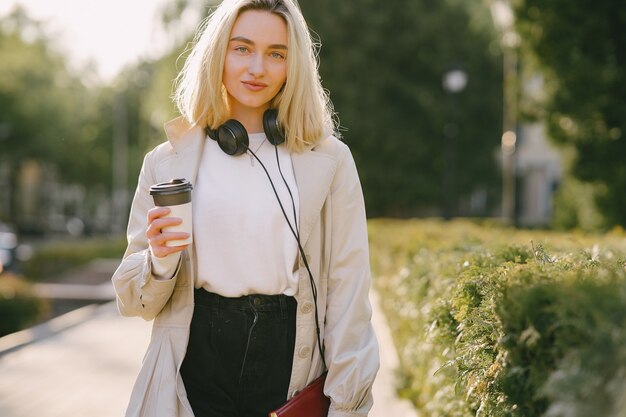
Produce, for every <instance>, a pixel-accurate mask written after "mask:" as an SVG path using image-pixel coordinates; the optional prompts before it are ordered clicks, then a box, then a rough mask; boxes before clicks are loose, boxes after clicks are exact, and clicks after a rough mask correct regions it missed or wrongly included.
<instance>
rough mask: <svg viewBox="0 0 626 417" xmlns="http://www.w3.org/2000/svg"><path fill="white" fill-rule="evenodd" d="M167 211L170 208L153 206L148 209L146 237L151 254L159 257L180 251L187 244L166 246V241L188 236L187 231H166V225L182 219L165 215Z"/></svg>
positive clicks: (175, 224) (174, 224) (172, 224)
mask: <svg viewBox="0 0 626 417" xmlns="http://www.w3.org/2000/svg"><path fill="white" fill-rule="evenodd" d="M169 213H170V209H169V208H167V207H155V208H153V209H150V210H149V211H148V227H147V229H146V237H147V238H148V242H149V244H150V250H151V251H152V254H153V255H154V256H156V257H159V258H162V257H164V256H167V255H170V254H172V253H175V252H180V251H182V250H184V249H186V248H187V247H188V246H189V245H181V246H167V244H168V242H171V241H174V240H184V239H187V238H188V237H189V233H185V232H169V231H167V228H168V227H172V226H177V225H179V224H181V223H182V219H180V218H178V217H166V216H167V215H168V214H169ZM174 243H175V242H174ZM170 244H172V243H170Z"/></svg>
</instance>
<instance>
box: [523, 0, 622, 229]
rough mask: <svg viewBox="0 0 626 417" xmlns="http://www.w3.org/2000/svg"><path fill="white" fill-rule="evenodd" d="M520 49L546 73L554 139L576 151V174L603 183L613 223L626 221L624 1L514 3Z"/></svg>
mask: <svg viewBox="0 0 626 417" xmlns="http://www.w3.org/2000/svg"><path fill="white" fill-rule="evenodd" d="M515 3H517V7H516V15H517V20H518V23H517V29H518V31H519V32H520V34H521V36H522V42H523V47H524V49H525V50H527V51H530V52H531V53H532V54H533V55H534V58H536V60H537V61H538V62H539V64H540V66H541V68H542V69H543V72H544V75H545V76H546V91H549V92H550V93H551V94H549V96H548V98H547V102H546V103H545V110H546V111H545V120H546V122H547V125H548V128H549V132H550V136H551V137H553V138H554V139H556V140H557V141H558V142H561V143H567V144H572V145H574V146H575V148H576V149H577V159H576V161H575V164H574V167H573V172H574V174H575V175H576V177H578V178H579V179H581V180H583V181H589V182H592V183H597V184H602V185H603V186H604V187H605V192H604V193H602V194H597V195H596V198H597V201H598V203H599V206H600V208H601V210H602V213H603V214H604V215H605V216H606V218H607V220H608V223H609V224H615V223H618V224H622V225H623V224H626V212H625V211H624V210H623V208H624V206H625V205H626V196H625V194H624V193H623V190H624V188H625V186H626V169H624V164H623V161H622V158H621V155H623V154H624V153H625V152H626V140H625V139H626V137H625V135H626V119H625V118H624V117H623V115H624V114H626V36H624V30H623V28H624V26H625V25H626V9H625V8H624V7H623V4H622V2H620V1H619V0H582V1H577V2H570V1H567V0H517V1H516V2H515Z"/></svg>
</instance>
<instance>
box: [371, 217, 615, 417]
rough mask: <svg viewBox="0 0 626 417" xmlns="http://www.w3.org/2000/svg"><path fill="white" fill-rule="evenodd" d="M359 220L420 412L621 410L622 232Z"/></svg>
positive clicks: (575, 416)
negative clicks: (363, 224)
mask: <svg viewBox="0 0 626 417" xmlns="http://www.w3.org/2000/svg"><path fill="white" fill-rule="evenodd" d="M369 226H370V241H371V248H372V265H373V268H374V273H375V275H376V276H377V278H376V281H375V285H376V286H377V288H378V289H379V291H380V292H381V295H382V297H381V298H382V299H383V309H384V310H385V312H386V314H387V317H388V319H389V322H390V324H391V327H392V333H393V334H394V339H395V342H396V346H397V347H398V350H399V354H400V360H401V366H400V371H399V372H400V375H399V376H400V381H401V382H402V384H403V385H402V388H401V392H402V394H403V395H404V396H406V397H407V398H409V399H411V400H412V401H413V402H414V404H415V405H416V407H417V408H418V410H419V411H420V412H422V414H423V415H426V416H471V415H475V416H524V417H533V416H543V415H548V416H572V417H583V416H589V415H602V416H610V417H617V416H620V414H618V413H619V412H624V408H623V405H624V404H622V403H621V401H622V397H623V393H624V389H626V374H625V372H624V366H623V364H624V363H626V362H624V360H625V359H626V357H625V355H626V347H625V346H626V331H624V330H623V329H626V326H625V324H626V323H625V321H626V272H625V269H624V265H625V261H624V260H625V259H626V257H625V254H626V243H625V240H624V234H623V232H621V231H616V232H614V233H611V234H607V235H604V236H594V235H583V234H574V233H569V234H559V233H554V232H539V231H533V232H529V231H519V230H514V229H508V228H503V227H500V226H495V225H488V227H485V226H484V225H479V224H477V223H470V222H467V221H456V222H450V223H443V222H439V221H404V222H399V221H398V222H392V221H387V220H385V221H383V220H376V221H370V224H369ZM622 415H623V414H622Z"/></svg>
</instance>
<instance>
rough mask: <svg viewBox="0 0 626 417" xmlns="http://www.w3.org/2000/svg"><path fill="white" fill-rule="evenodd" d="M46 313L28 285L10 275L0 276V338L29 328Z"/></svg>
mask: <svg viewBox="0 0 626 417" xmlns="http://www.w3.org/2000/svg"><path fill="white" fill-rule="evenodd" d="M47 311H48V304H47V303H46V302H45V301H42V300H40V299H38V298H36V297H34V296H33V295H32V293H31V290H30V285H29V284H28V283H26V282H24V281H22V280H20V279H18V278H16V277H14V276H13V275H10V274H1V275H0V337H1V336H4V335H7V334H9V333H13V332H16V331H18V330H21V329H23V328H25V327H28V326H31V325H33V324H35V323H36V322H37V320H38V319H39V318H41V317H43V316H44V315H45V314H46V313H47Z"/></svg>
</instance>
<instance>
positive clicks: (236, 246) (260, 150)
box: [153, 133, 299, 297]
mask: <svg viewBox="0 0 626 417" xmlns="http://www.w3.org/2000/svg"><path fill="white" fill-rule="evenodd" d="M249 138H250V149H251V150H252V151H254V153H255V154H256V155H257V157H258V158H259V159H260V160H261V161H262V162H263V164H264V165H265V167H266V169H267V171H268V172H269V175H270V176H271V178H272V181H273V183H274V187H275V188H276V191H277V193H278V196H279V197H280V200H281V202H282V205H283V207H284V210H285V213H286V214H287V217H288V218H289V222H290V223H291V225H292V226H293V227H294V231H295V230H296V229H295V227H296V225H297V218H294V205H295V213H296V214H297V213H298V210H299V206H298V189H297V186H296V181H295V176H294V172H293V165H292V163H291V155H290V154H289V152H287V151H286V150H285V148H284V146H278V147H277V148H276V149H277V150H278V158H279V161H280V167H281V171H282V173H283V176H284V178H285V181H286V182H287V184H288V185H289V189H290V190H291V194H292V195H293V204H292V198H291V197H290V195H289V191H288V189H287V187H286V186H285V182H284V181H283V179H282V178H281V176H280V173H279V170H278V165H277V162H276V154H275V147H274V146H273V145H272V144H270V143H269V142H268V141H267V140H266V137H265V134H264V133H257V134H250V135H249ZM193 199H194V202H193V235H194V236H193V238H194V245H195V249H196V254H197V259H198V273H197V276H196V282H195V287H196V288H200V287H202V288H204V289H206V290H207V291H210V292H214V293H217V294H220V295H222V296H225V297H239V296H242V295H247V294H285V295H290V296H291V295H294V294H295V293H296V290H297V283H298V279H297V271H296V269H297V265H298V262H297V259H298V245H297V242H296V238H295V237H294V236H293V234H292V232H291V230H290V228H289V224H288V223H287V221H286V220H285V217H284V215H283V212H282V211H281V208H280V205H279V204H278V201H277V199H276V195H275V194H274V191H273V190H272V186H271V184H270V181H269V180H268V178H267V175H266V173H265V171H264V170H263V168H262V166H261V164H259V161H257V160H256V159H255V158H254V157H253V156H252V155H250V153H245V154H243V155H239V156H230V155H227V154H225V153H224V152H223V151H222V150H221V149H220V148H219V146H218V144H217V142H215V141H213V140H211V139H207V142H206V144H205V146H204V152H203V155H202V160H201V162H200V168H199V170H198V176H197V179H196V184H194V192H193ZM179 256H180V255H179V254H176V255H175V256H172V255H170V256H168V257H166V258H161V259H158V258H156V259H155V258H154V257H153V270H154V273H155V275H157V276H159V275H161V276H162V277H163V276H166V277H171V276H172V275H173V273H174V269H175V265H176V263H177V262H178V259H179Z"/></svg>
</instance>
